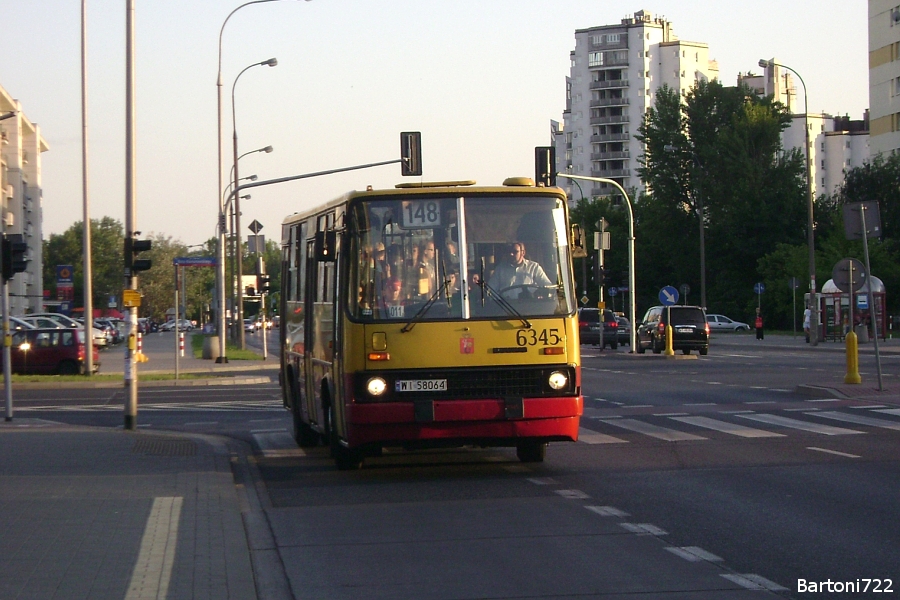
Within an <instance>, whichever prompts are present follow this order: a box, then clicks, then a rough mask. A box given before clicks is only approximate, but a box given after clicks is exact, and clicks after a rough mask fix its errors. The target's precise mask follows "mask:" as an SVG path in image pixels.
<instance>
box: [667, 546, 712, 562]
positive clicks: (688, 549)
mask: <svg viewBox="0 0 900 600" xmlns="http://www.w3.org/2000/svg"><path fill="white" fill-rule="evenodd" d="M666 550H668V551H669V552H671V553H672V554H674V555H675V556H679V557H681V558H683V559H684V560H686V561H689V562H700V561H701V560H705V561H707V562H722V560H723V559H722V558H721V557H719V556H716V555H715V554H713V553H712V552H707V551H706V550H704V549H703V548H699V547H697V546H682V547H681V548H678V547H673V546H670V547H668V548H666Z"/></svg>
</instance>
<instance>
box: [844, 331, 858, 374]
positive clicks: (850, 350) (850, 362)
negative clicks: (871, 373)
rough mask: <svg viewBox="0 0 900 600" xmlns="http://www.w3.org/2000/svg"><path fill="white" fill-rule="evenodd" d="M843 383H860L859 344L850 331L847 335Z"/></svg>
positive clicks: (854, 334)
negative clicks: (845, 372) (845, 369)
mask: <svg viewBox="0 0 900 600" xmlns="http://www.w3.org/2000/svg"><path fill="white" fill-rule="evenodd" d="M844 383H862V377H860V376H859V343H858V342H857V340H856V333H854V332H853V331H852V330H851V331H850V332H849V333H848V334H847V374H846V375H845V376H844Z"/></svg>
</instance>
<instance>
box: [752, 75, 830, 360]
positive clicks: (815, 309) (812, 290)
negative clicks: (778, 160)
mask: <svg viewBox="0 0 900 600" xmlns="http://www.w3.org/2000/svg"><path fill="white" fill-rule="evenodd" d="M759 66H760V67H762V68H764V69H766V68H774V67H781V68H782V69H787V70H788V71H790V72H791V73H793V74H794V75H796V76H797V79H799V80H800V85H802V86H803V110H804V111H805V112H804V115H803V129H804V132H805V136H804V138H805V143H806V148H805V151H804V153H805V154H806V228H807V245H808V246H809V302H810V304H811V306H810V307H809V308H810V315H809V342H810V344H812V345H813V346H815V345H817V344H818V343H819V306H818V300H817V299H816V248H815V232H814V231H813V224H814V221H813V205H814V202H815V197H814V196H813V185H812V166H811V161H812V157H811V156H810V155H811V153H812V152H811V148H810V145H809V100H808V97H807V95H806V83H805V82H804V81H803V78H802V77H800V73H798V72H797V71H795V70H794V69H792V68H790V67H789V66H787V65H782V64H779V63H776V62H775V60H774V59H773V60H766V59H764V58H763V59H760V61H759Z"/></svg>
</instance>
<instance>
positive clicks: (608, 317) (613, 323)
mask: <svg viewBox="0 0 900 600" xmlns="http://www.w3.org/2000/svg"><path fill="white" fill-rule="evenodd" d="M601 314H602V315H603V322H602V323H601V322H600V315H601ZM618 328H619V322H618V321H617V320H616V315H615V314H614V313H613V311H611V310H609V309H604V310H603V311H602V313H601V311H600V309H599V308H579V309H578V335H579V337H580V338H581V343H582V344H592V345H594V346H600V348H601V349H603V348H605V347H606V346H609V347H610V348H611V349H612V350H615V349H616V348H618V346H619V338H618V333H617V332H618Z"/></svg>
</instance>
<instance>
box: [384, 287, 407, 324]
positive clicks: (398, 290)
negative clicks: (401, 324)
mask: <svg viewBox="0 0 900 600" xmlns="http://www.w3.org/2000/svg"><path fill="white" fill-rule="evenodd" d="M403 300H404V298H403V282H402V281H401V280H400V278H399V277H389V278H388V279H387V280H385V282H384V287H383V288H382V292H381V304H382V308H383V311H384V315H385V316H387V317H402V316H403V313H404V310H403V309H404V306H403Z"/></svg>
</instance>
